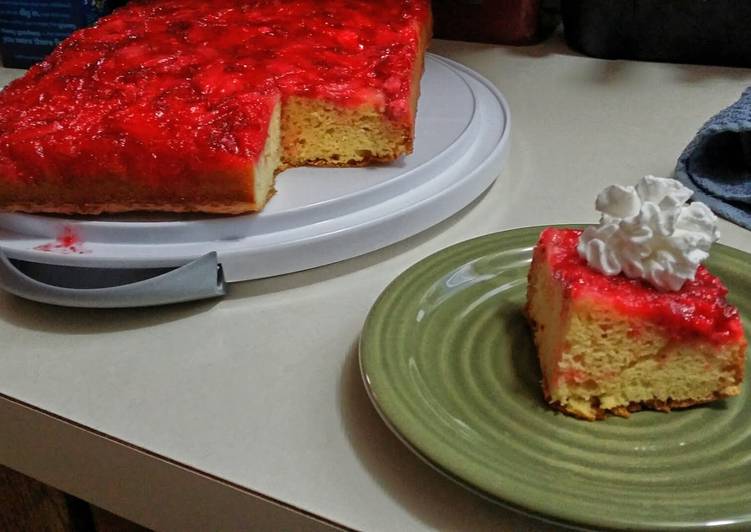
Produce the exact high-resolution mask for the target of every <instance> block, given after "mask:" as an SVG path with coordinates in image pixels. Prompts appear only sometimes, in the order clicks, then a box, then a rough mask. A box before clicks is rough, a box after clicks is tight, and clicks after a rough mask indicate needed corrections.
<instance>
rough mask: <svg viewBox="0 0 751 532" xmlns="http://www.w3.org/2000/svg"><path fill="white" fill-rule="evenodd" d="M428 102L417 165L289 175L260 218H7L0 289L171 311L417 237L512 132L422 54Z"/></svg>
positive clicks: (467, 195)
mask: <svg viewBox="0 0 751 532" xmlns="http://www.w3.org/2000/svg"><path fill="white" fill-rule="evenodd" d="M421 91H422V92H421V97H420V101H419V108H418V113H417V131H416V136H415V150H414V153H413V154H411V155H409V156H407V157H404V158H402V159H400V160H398V161H396V162H394V163H391V164H388V165H380V166H372V167H366V168H335V169H332V168H295V169H292V170H288V171H285V172H283V173H281V174H280V175H279V176H278V177H277V194H276V195H275V196H274V197H273V198H272V199H271V201H270V202H269V203H268V205H267V206H266V208H265V209H264V211H263V212H261V213H258V214H251V215H243V216H222V217H208V216H173V215H170V216H160V215H154V216H143V215H138V216H134V215H124V216H99V217H59V216H42V215H27V214H7V213H6V214H0V287H2V288H5V289H6V290H8V291H10V292H13V293H15V294H17V295H20V296H22V297H26V298H29V299H35V300H38V301H44V302H48V303H54V304H59V305H69V306H92V307H122V306H141V305H154V304H161V303H170V302H176V301H185V300H191V299H200V298H203V297H211V296H216V295H221V294H223V293H224V289H225V288H224V283H225V282H235V281H245V280H250V279H258V278H262V277H270V276H274V275H281V274H285V273H290V272H295V271H300V270H304V269H308V268H313V267H316V266H322V265H325V264H330V263H333V262H337V261H341V260H345V259H349V258H352V257H355V256H358V255H362V254H364V253H368V252H370V251H374V250H376V249H379V248H382V247H384V246H387V245H390V244H393V243H395V242H398V241H400V240H403V239H405V238H407V237H410V236H412V235H415V234H416V233H419V232H420V231H423V230H425V229H427V228H429V227H431V226H432V225H434V224H436V223H438V222H440V221H442V220H444V219H446V218H448V217H449V216H451V215H452V214H454V213H456V212H457V211H459V210H460V209H461V208H463V207H464V206H466V205H467V204H469V203H470V202H471V201H472V200H473V199H475V198H476V197H477V196H479V195H480V194H481V193H482V192H483V191H484V190H485V189H486V188H487V187H488V186H489V185H490V184H491V183H492V182H493V181H494V180H495V178H496V177H497V176H498V174H499V172H500V170H501V167H502V166H503V163H504V161H505V159H506V156H507V153H508V149H509V134H510V120H509V110H508V105H507V104H506V101H505V100H504V98H503V96H502V95H501V94H500V93H499V92H498V90H497V89H495V87H494V86H493V85H492V84H491V83H490V82H488V81H487V80H485V79H484V78H483V77H481V76H480V75H478V74H477V73H475V72H473V71H471V70H469V69H468V68H466V67H464V66H462V65H459V64H457V63H454V62H452V61H450V60H447V59H444V58H440V57H437V56H434V55H431V54H428V56H427V58H426V64H425V74H424V76H423V79H422V84H421ZM66 232H67V233H70V234H75V235H76V236H77V237H78V239H79V240H80V243H77V245H76V246H75V249H72V248H69V247H66V246H62V245H57V244H56V243H55V242H56V239H58V238H59V236H60V235H61V234H65V233H66ZM131 281H133V282H131ZM123 283H125V284H123Z"/></svg>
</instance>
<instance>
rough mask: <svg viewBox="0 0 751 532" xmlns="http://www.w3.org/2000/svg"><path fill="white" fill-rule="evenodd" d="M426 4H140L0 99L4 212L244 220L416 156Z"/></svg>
mask: <svg viewBox="0 0 751 532" xmlns="http://www.w3.org/2000/svg"><path fill="white" fill-rule="evenodd" d="M430 24H431V18H430V6H429V0H386V1H383V2H369V1H367V0H290V1H279V0H212V1H210V2H207V1H204V0H135V1H132V2H130V3H129V4H128V5H127V6H126V7H124V8H121V9H119V10H117V11H116V12H115V13H114V14H112V15H111V16H109V17H105V18H103V19H101V20H100V21H99V22H98V23H97V24H96V25H95V26H93V27H91V28H87V29H84V30H81V31H78V32H76V33H74V34H73V35H71V36H70V37H69V38H68V39H66V40H65V41H63V42H62V43H61V44H60V45H59V46H58V48H57V49H56V50H55V51H54V52H53V53H52V54H51V55H50V56H49V57H48V58H47V59H46V60H45V61H42V62H41V63H39V64H37V65H35V66H34V67H32V68H31V69H30V70H29V71H28V73H27V74H26V75H25V76H23V77H22V78H20V79H18V80H16V81H14V82H12V83H11V84H10V85H9V86H8V87H7V88H6V89H5V90H3V91H2V92H1V93H0V210H4V211H27V212H55V213H81V214H97V213H101V212H122V211H134V210H154V211H173V212H185V211H200V212H214V213H240V212H247V211H256V210H260V209H261V208H263V206H264V204H265V203H266V201H267V199H268V198H269V197H270V195H271V194H272V193H273V182H274V176H275V174H276V173H277V172H279V171H280V170H282V169H284V168H286V167H291V166H301V165H322V166H350V165H364V164H368V163H370V162H380V161H390V160H393V159H395V158H397V157H399V156H401V155H403V154H406V153H409V152H411V150H412V142H413V136H414V121H415V111H416V106H417V98H418V92H419V81H420V77H421V74H422V70H423V59H424V52H425V47H426V45H427V42H428V40H429V37H430Z"/></svg>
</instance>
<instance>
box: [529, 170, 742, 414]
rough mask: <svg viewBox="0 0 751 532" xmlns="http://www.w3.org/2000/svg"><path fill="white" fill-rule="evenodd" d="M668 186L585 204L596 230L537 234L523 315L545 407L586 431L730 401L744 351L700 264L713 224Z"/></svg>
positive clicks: (736, 324)
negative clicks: (596, 214) (609, 418)
mask: <svg viewBox="0 0 751 532" xmlns="http://www.w3.org/2000/svg"><path fill="white" fill-rule="evenodd" d="M691 193H692V192H691V191H690V190H688V189H687V188H685V187H683V186H682V185H681V184H680V183H678V182H677V181H674V180H669V179H662V178H654V177H652V176H647V177H646V178H644V179H643V180H642V181H641V182H640V183H639V184H638V185H637V186H636V187H620V186H614V187H609V188H607V189H605V190H604V191H603V192H602V193H601V194H600V196H598V198H597V208H598V209H599V210H601V211H602V212H603V216H602V219H601V222H600V224H599V225H597V226H591V227H589V228H587V229H586V230H584V231H581V230H577V229H559V228H548V229H546V230H544V231H543V232H542V234H541V235H540V239H539V241H538V243H537V246H536V247H535V250H534V254H533V259H532V266H531V268H530V272H529V285H528V292H527V297H528V299H527V309H526V312H527V315H528V318H529V320H530V323H531V325H532V329H533V332H534V340H535V344H536V345H537V349H538V358H539V362H540V367H541V369H542V377H543V391H544V393H545V398H546V399H547V400H548V402H550V403H551V404H552V405H554V406H555V407H557V408H558V409H560V410H562V411H563V412H565V413H568V414H571V415H573V416H576V417H579V418H583V419H588V420H593V419H601V418H603V417H605V415H606V414H616V415H621V416H628V414H629V412H632V411H635V410H640V409H642V408H650V409H656V410H666V411H667V410H670V409H671V408H681V407H687V406H692V405H696V404H700V403H706V402H709V401H713V400H716V399H721V398H724V397H730V396H734V395H738V394H739V393H740V383H741V381H742V380H743V374H744V366H745V353H746V348H747V345H748V343H747V341H746V338H745V335H744V331H743V326H742V323H741V320H740V316H739V314H738V310H737V309H736V308H735V307H733V306H732V305H730V304H729V303H728V302H727V300H726V294H727V289H726V288H725V286H724V285H723V283H722V281H720V279H718V278H717V277H715V276H714V275H712V274H711V273H710V272H709V271H708V270H707V269H706V268H705V267H704V266H703V265H701V264H700V262H701V261H702V260H704V259H705V258H706V257H707V256H708V250H709V247H710V246H711V244H712V243H713V242H714V241H715V240H716V239H717V237H718V236H719V234H718V232H717V229H716V225H715V224H716V217H715V216H714V215H713V214H712V212H711V211H710V210H709V209H708V208H707V207H706V206H705V205H704V204H702V203H699V202H694V203H692V204H690V205H685V204H684V203H685V202H686V200H688V198H689V197H690V195H691Z"/></svg>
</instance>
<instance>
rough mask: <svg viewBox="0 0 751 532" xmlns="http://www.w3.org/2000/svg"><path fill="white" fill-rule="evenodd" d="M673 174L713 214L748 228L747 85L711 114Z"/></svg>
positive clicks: (750, 113)
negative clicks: (729, 102)
mask: <svg viewBox="0 0 751 532" xmlns="http://www.w3.org/2000/svg"><path fill="white" fill-rule="evenodd" d="M675 177H676V179H678V180H680V181H681V182H682V183H683V184H684V185H686V186H687V187H690V188H691V189H693V190H694V191H695V194H694V195H693V196H692V199H694V200H697V201H702V202H704V203H706V204H707V206H708V207H709V208H710V209H712V210H713V211H714V212H715V214H717V215H718V216H722V217H723V218H725V219H727V220H730V221H731V222H735V223H737V224H738V225H740V226H741V227H745V228H746V229H751V87H749V88H748V89H746V91H745V92H744V93H743V95H742V96H741V98H740V100H738V101H737V102H735V103H734V104H733V105H731V106H730V107H728V108H727V109H724V110H722V111H720V112H719V113H718V114H717V115H716V116H714V117H712V118H711V119H710V120H709V121H708V122H707V123H706V124H704V126H703V127H702V128H701V130H700V131H699V133H697V135H696V137H695V138H694V140H692V141H691V144H689V145H688V146H687V147H686V149H685V150H684V151H683V154H681V156H680V158H679V159H678V166H676V168H675Z"/></svg>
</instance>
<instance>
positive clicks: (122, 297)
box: [0, 250, 227, 308]
mask: <svg viewBox="0 0 751 532" xmlns="http://www.w3.org/2000/svg"><path fill="white" fill-rule="evenodd" d="M21 263H22V262H19V264H21ZM26 264H31V265H33V266H34V267H36V268H39V267H45V265H40V264H38V263H26ZM49 268H54V269H56V271H58V272H63V275H62V276H61V277H65V276H66V274H65V271H66V270H71V271H73V272H75V273H68V274H67V276H68V277H70V276H71V275H74V276H76V275H77V276H80V275H81V274H82V272H85V271H86V270H87V268H77V267H73V268H65V267H62V266H50V267H49ZM91 271H92V272H96V273H97V274H98V276H99V277H100V278H101V274H102V272H104V273H105V275H106V272H107V270H104V269H101V268H97V269H92V270H91ZM112 271H113V272H115V271H120V272H122V271H123V270H112ZM162 271H163V270H162ZM58 275H59V274H58ZM47 277H49V275H47ZM100 281H101V279H98V282H99V284H102V283H101V282H100ZM61 284H63V286H60V285H58V284H50V283H47V282H43V281H41V280H38V279H35V278H34V277H31V276H30V275H28V274H26V273H24V272H23V271H21V270H20V269H19V268H18V267H17V266H16V265H15V264H14V263H13V262H11V260H10V259H8V257H7V256H6V255H5V253H3V251H2V250H0V288H3V289H4V290H7V291H8V292H10V293H12V294H15V295H17V296H19V297H23V298H25V299H31V300H33V301H38V302H40V303H49V304H51V305H60V306H63V307H88V308H125V307H148V306H156V305H166V304H169V303H179V302H183V301H195V300H198V299H208V298H212V297H220V296H223V295H224V294H226V293H227V289H226V284H225V282H224V275H223V273H222V268H221V265H220V264H219V262H218V258H217V254H216V252H212V253H207V254H206V255H204V256H202V257H200V258H198V259H196V260H194V261H193V262H190V263H188V264H186V265H184V266H180V267H179V268H175V269H172V270H169V271H166V272H164V273H162V272H160V274H159V275H156V276H153V277H149V278H147V279H143V280H138V281H136V282H129V283H127V284H118V285H116V286H102V287H95V288H80V287H70V286H64V285H65V284H66V283H65V282H63V283H61ZM68 284H71V283H68ZM72 286H75V283H74V284H72Z"/></svg>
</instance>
